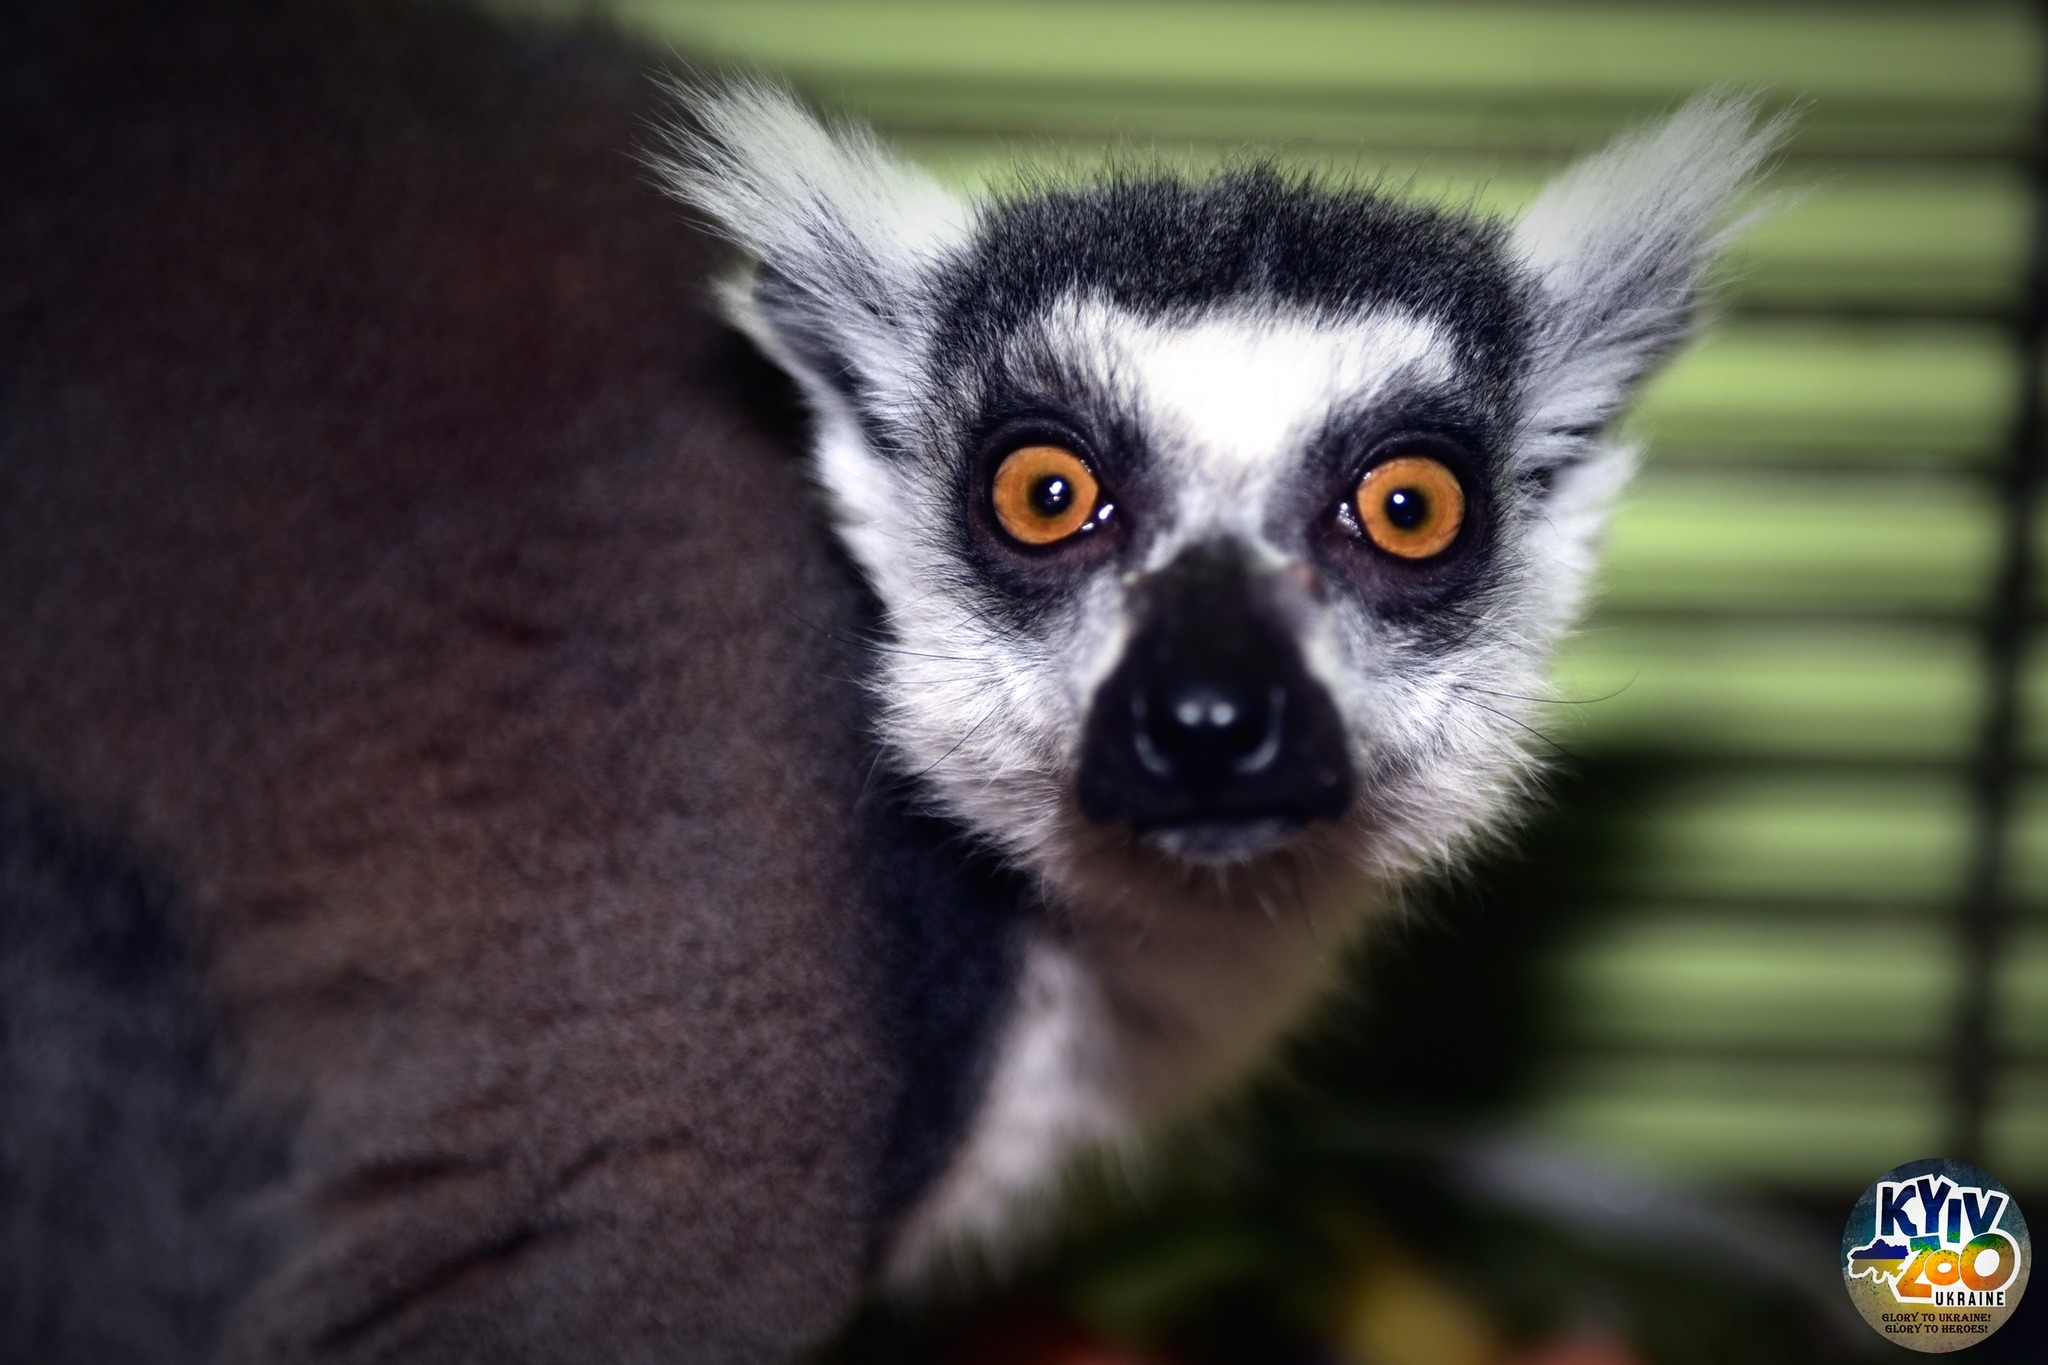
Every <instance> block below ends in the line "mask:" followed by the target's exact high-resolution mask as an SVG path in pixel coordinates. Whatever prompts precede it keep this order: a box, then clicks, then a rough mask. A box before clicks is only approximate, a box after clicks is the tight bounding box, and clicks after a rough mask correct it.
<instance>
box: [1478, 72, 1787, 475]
mask: <svg viewBox="0 0 2048 1365" xmlns="http://www.w3.org/2000/svg"><path fill="white" fill-rule="evenodd" d="M1787 127H1788V120H1787V119H1786V118H1785V117H1783V116H1780V117H1778V118H1774V119H1772V120H1770V121H1768V122H1766V123H1764V124H1763V125H1762V126H1761V127H1758V126H1757V102H1756V100H1755V99H1754V98H1753V97H1734V96H1728V95H1721V94H1708V95H1702V96H1699V97H1697V98H1695V99H1693V100H1692V101H1691V102H1689V103H1688V104H1686V105H1685V106H1684V107H1683V108H1681V109H1680V110H1679V111H1678V112H1677V113H1676V114H1674V115H1672V116H1671V117H1670V118H1669V119H1667V120H1666V121H1665V122H1663V123H1661V124H1656V125H1653V126H1651V127H1648V128H1643V129H1639V130H1637V131H1634V132H1631V133H1627V134H1624V135H1623V136H1621V137H1619V138H1617V139H1615V141H1614V142H1613V143H1612V144H1610V145H1609V146H1608V147H1607V148H1606V149H1605V150H1604V151H1601V152H1599V153H1597V154H1595V155H1593V156H1591V157H1588V158H1587V159H1585V160H1584V161H1581V162H1579V163H1578V164H1577V165H1575V166H1573V167H1571V168H1570V169H1569V170H1567V171H1565V172H1564V174H1562V175H1560V176H1559V177H1558V178H1557V179H1555V180H1553V181H1552V182H1551V183H1550V184H1549V185H1548V186H1546V187H1545V189H1544V190H1543V193H1542V194H1541V195H1540V196H1539V197H1538V198H1537V200H1536V202H1535V204H1534V205H1532V206H1531V207H1530V209H1529V210H1528V212H1527V213H1525V214H1523V216H1522V218H1521V220H1520V222H1518V223H1517V224H1516V226H1515V232H1514V241H1515V245H1516V247H1517V248H1518V250H1519V252H1520V255H1521V257H1522V260H1523V262H1524V264H1525V265H1526V266H1527V267H1528V268H1529V269H1530V270H1531V271H1532V272H1533V273H1534V275H1535V279H1536V287H1537V297H1536V300H1535V319H1534V321H1535V335H1534V339H1533V353H1532V358H1531V365H1530V370H1529V380H1528V389H1527V396H1528V417H1527V427H1526V432H1527V435H1526V437H1525V439H1524V442H1523V445H1522V458H1523V459H1525V460H1527V461H1528V462H1529V463H1530V465H1531V466H1532V467H1543V466H1555V465H1558V464H1564V463H1569V462H1570V461H1571V460H1572V459H1574V458H1575V457H1577V456H1578V455H1580V454H1583V453H1584V450H1585V448H1586V445H1587V442H1588V441H1589V439H1590V438H1592V437H1593V436H1595V435H1597V434H1598V433H1599V432H1600V431H1601V430H1603V429H1604V428H1605V427H1606V425H1607V424H1608V422H1609V420H1610V419H1611V418H1613V416H1614V415H1615V414H1616V413H1617V412H1618V411H1619V410H1620V409H1621V407H1622V406H1623V404H1624V403H1626V402H1627V400H1628V398H1629V395H1630V394H1631V393H1632V392H1633V390H1634V389H1635V387H1636V385H1637V384H1638V383H1639V382H1640V381H1641V380H1642V379H1643V378H1644V376H1646V375H1648V374H1649V373H1650V372H1651V371H1653V370H1655V369H1656V368H1657V367H1658V366H1659V365H1660V364H1662V363H1663V362H1664V360H1666V359H1667V358H1668V357H1669V356H1670V355H1671V353H1672V352H1673V351H1675V350H1677V349H1678V347H1679V346H1680V345H1681V344H1683V342H1684V341H1685V340H1686V338H1687V336H1688V334H1689V333H1690V331H1691V329H1692V324H1693V320H1694V316H1695V313H1696V311H1697V308H1698V303H1699V293H1700V287H1701V284H1702V281H1703V279H1704V277H1705V275H1706V273H1707V271H1708V268H1709V267H1710V266H1711V265H1712V264H1713V261H1714V257H1715V256H1716V255H1717V254H1718V253H1719V252H1720V250H1721V248H1722V247H1724V246H1726V245H1727V243H1728V242H1729V241H1730V240H1731V239H1732V238H1733V237H1734V236H1735V235H1736V233H1737V232H1738V231H1739V230H1740V229H1741V228H1742V227H1743V226H1745V225H1746V223H1747V219H1743V218H1738V219H1737V220H1736V221H1734V222H1732V223H1731V222H1729V221H1728V220H1727V211H1728V206H1729V202H1730V200H1731V199H1732V198H1734V197H1735V196H1736V195H1737V194H1738V193H1739V192H1741V191H1742V190H1743V189H1744V188H1745V187H1746V186H1748V185H1749V183H1750V182H1751V180H1752V179H1753V178H1754V177H1755V175H1756V173H1757V170H1758V168H1759V167H1760V166H1761V165H1762V164H1763V162H1764V160H1765V158H1767V157H1768V156H1769V155H1770V154H1771V152H1772V151H1773V150H1774V149H1775V148H1776V147H1777V146H1778V144H1779V143H1780V142H1781V141H1782V140H1783V138H1784V135H1785V132H1786V130H1787Z"/></svg>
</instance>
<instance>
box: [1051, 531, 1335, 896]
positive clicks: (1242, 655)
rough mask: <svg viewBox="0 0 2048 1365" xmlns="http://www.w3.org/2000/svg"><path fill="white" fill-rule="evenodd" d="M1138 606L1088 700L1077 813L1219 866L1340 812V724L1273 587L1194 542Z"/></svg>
mask: <svg viewBox="0 0 2048 1365" xmlns="http://www.w3.org/2000/svg"><path fill="white" fill-rule="evenodd" d="M1136 606H1137V613H1138V624H1137V630H1136V632H1135V633H1134V634H1133V636H1132V639H1131V643H1130V645H1129V647H1128V648H1127V650H1126V651H1125V654H1124V658H1123V661H1122V662H1121V663H1120V664H1119V665H1118V666H1117V667H1116V669H1115V670H1114V671H1113V672H1112V673H1111V674H1110V675H1109V677H1108V678H1107V679H1106V680H1105V681H1104V682H1103V684H1102V686H1101V688H1100V689H1099V690H1098V691H1097V692H1096V694H1095V697H1094V700H1093V702H1092V703H1091V704H1090V707H1089V714H1088V728H1087V732H1086V734H1085V736H1084V737H1083V741H1082V753H1081V775H1080V791H1079V795H1080V801H1081V810H1082V812H1083V813H1084V814H1085V815H1087V816H1088V818H1089V819H1091V820H1095V821H1097V822H1100V823H1102V824H1124V825H1131V826H1133V827H1135V828H1136V829H1138V830H1139V831H1140V832H1141V833H1144V834H1147V835H1151V836H1154V837H1155V838H1156V839H1157V840H1158V841H1159V842H1162V843H1164V844H1166V845H1167V846H1169V847H1171V848H1173V849H1175V850H1176V851H1178V852H1182V853H1186V854H1189V855H1190V856H1195V857H1201V858H1206V859H1220V860H1231V859H1235V858H1239V857H1245V856H1250V855H1251V854H1252V853H1256V852H1258V851H1261V850H1263V849H1264V848H1267V847H1270V846H1271V845H1273V844H1274V843H1277V842H1279V841H1280V840H1281V839H1284V838H1285V837H1286V836H1287V835H1289V834H1292V833H1293V832H1294V831H1296V830H1298V829H1300V828H1301V827H1302V826H1303V825H1305V824H1307V823H1308V822H1309V821H1311V820H1317V819H1326V818H1334V817H1336V816H1338V815H1341V814H1343V813H1344V811H1345V810H1346V809H1347V808H1348V807H1349V806H1350V804H1351V788H1352V775H1351V763H1350V760H1349V758H1348V757H1347V756H1346V752H1345V745H1344V731H1343V727H1342V725H1341V724H1340V723H1339V721H1338V717H1337V710H1336V706H1335V705H1334V704H1333V703H1332V702H1331V700H1330V697H1329V694H1328V693H1327V692H1326V691H1325V690H1324V689H1323V687H1322V685H1321V684H1319V683H1317V682H1316V681H1315V679H1313V678H1312V677H1310V676H1309V674H1308V670H1307V668H1306V667H1305V666H1304V664H1303V663H1302V658H1301V651H1300V648H1299V647H1298V646H1297V645H1296V644H1295V639H1294V631H1293V628H1292V626H1291V625H1290V624H1289V622H1288V620H1287V619H1286V618H1287V613H1286V612H1285V611H1283V610H1282V605H1281V602H1280V600H1279V596H1278V592H1277V590H1276V589H1275V588H1274V587H1273V586H1272V585H1270V584H1266V583H1262V582H1260V581H1258V580H1257V579H1255V577H1254V576H1253V574H1252V573H1251V572H1249V571H1248V570H1247V569H1246V568H1245V566H1244V564H1243V562H1242V560H1241V558H1240V557H1239V556H1238V555H1236V554H1235V553H1233V552H1231V551H1229V550H1228V549H1226V548H1223V547H1203V548H1200V549H1197V550H1192V551H1189V552H1188V553H1187V554H1185V555H1183V556H1182V557H1181V558H1180V559H1178V560H1176V561H1175V562H1174V563H1173V564H1172V565H1170V566H1168V567H1167V568H1166V569H1164V570H1161V571H1160V572H1159V573H1158V574H1155V575H1154V576H1153V577H1152V578H1151V579H1150V580H1149V581H1148V582H1147V583H1146V584H1145V586H1144V588H1143V589H1142V592H1141V596H1140V598H1139V600H1138V602H1137V604H1136Z"/></svg>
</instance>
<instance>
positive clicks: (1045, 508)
mask: <svg viewBox="0 0 2048 1365" xmlns="http://www.w3.org/2000/svg"><path fill="white" fill-rule="evenodd" d="M1101 493H1102V487H1101V485H1100V484H1098V483H1096V482H1095V476H1094V475H1093V474H1091V473H1089V472H1088V466H1087V465H1085V464H1083V463H1081V457H1080V456H1079V455H1076V454H1075V453H1074V452H1073V451H1071V450H1068V449H1067V448H1066V447H1065V446H1025V447H1023V448H1022V449H1019V450H1013V451H1011V452H1010V453H1009V454H1008V455H1006V456H1004V457H1003V462H1002V464H1000V465H998V466H997V467H996V486H995V507H996V520H997V521H1000V522H1001V523H1002V524H1003V529H1004V530H1005V531H1008V532H1009V533H1010V535H1011V536H1012V537H1014V538H1015V539H1017V540H1020V541H1022V542H1023V543H1024V544H1026V545H1051V544H1053V543H1055V542H1057V541H1062V540H1065V539H1066V538H1067V537H1068V536H1071V535H1073V534H1074V533H1075V532H1076V531H1078V530H1080V529H1081V528H1082V527H1083V526H1086V525H1087V524H1088V522H1089V519H1090V518H1092V517H1093V516H1094V515H1095V507H1096V502H1097V501H1098V499H1099V498H1100V496H1101Z"/></svg>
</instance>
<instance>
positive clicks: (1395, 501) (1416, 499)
mask: <svg viewBox="0 0 2048 1365" xmlns="http://www.w3.org/2000/svg"><path fill="white" fill-rule="evenodd" d="M1428 519H1429V495H1428V494H1427V493H1424V492H1423V491H1422V490H1420V489H1417V488H1396V489H1395V490H1394V491H1393V492H1391V493H1389V494H1387V520H1388V521H1391V522H1393V523H1394V525H1396V526H1398V527H1400V528H1401V529H1402V530H1404V531H1412V530H1414V529H1415V528H1416V527H1418V526H1420V525H1422V523H1423V522H1425V521H1427V520H1428Z"/></svg>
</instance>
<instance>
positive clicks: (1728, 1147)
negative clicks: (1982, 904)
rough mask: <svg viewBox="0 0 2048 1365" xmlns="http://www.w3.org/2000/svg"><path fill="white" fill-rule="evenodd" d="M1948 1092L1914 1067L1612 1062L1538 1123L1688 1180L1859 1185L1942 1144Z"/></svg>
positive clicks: (1564, 1093) (1830, 1062)
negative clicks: (1708, 1178)
mask: <svg viewBox="0 0 2048 1365" xmlns="http://www.w3.org/2000/svg"><path fill="white" fill-rule="evenodd" d="M1945 1093H1946V1092H1945V1090H1944V1088H1943V1087H1942V1085H1941V1084H1940V1078H1939V1076H1938V1075H1937V1073H1936V1071H1935V1068H1933V1067H1932V1066H1927V1065H1915V1064H1912V1063H1903V1062H1893V1063H1877V1062H1870V1063H1848V1062H1844V1061H1842V1060H1840V1059H1836V1058H1825V1059H1814V1060H1810V1061H1783V1062H1773V1063H1762V1062H1758V1061H1756V1060H1753V1059H1727V1060H1721V1059H1713V1058H1695V1057H1686V1056H1671V1055H1665V1054H1650V1055H1645V1056H1627V1057H1605V1056H1603V1057H1595V1058H1585V1059H1582V1060H1580V1061H1578V1062H1576V1063H1573V1064H1572V1065H1571V1066H1570V1067H1568V1068H1567V1069H1565V1070H1564V1071H1563V1072H1561V1073H1560V1074H1559V1075H1558V1076H1556V1077H1555V1078H1554V1080H1553V1083H1552V1086H1551V1088H1550V1090H1549V1093H1548V1094H1547V1095H1546V1096H1545V1097H1544V1098H1542V1099H1540V1100H1538V1101H1537V1102H1536V1104H1535V1106H1534V1107H1533V1110H1532V1112H1531V1113H1530V1115H1529V1117H1528V1119H1527V1123H1528V1125H1529V1126H1530V1127H1532V1128H1533V1129H1535V1130H1536V1131H1538V1132H1540V1133H1544V1134H1549V1135H1555V1136H1561V1137H1567V1138H1572V1139H1576V1140H1578V1141H1582V1142H1588V1143H1592V1144H1596V1145H1599V1146H1605V1147H1613V1148H1618V1149H1621V1150H1623V1151H1626V1152H1628V1153H1629V1154H1631V1155H1632V1156H1634V1157H1636V1158H1638V1159H1644V1160H1648V1161H1650V1162H1652V1163H1654V1164H1655V1165H1657V1166H1659V1167H1663V1168H1665V1169H1667V1170H1670V1171H1674V1172H1678V1173H1681V1174H1686V1175H1704V1176H1717V1177H1738V1178H1748V1179H1766V1180H1774V1181H1782V1182H1799V1183H1808V1182H1821V1181H1825V1182H1830V1183H1843V1184H1847V1185H1848V1186H1849V1187H1851V1188H1854V1187H1856V1186H1859V1185H1861V1184H1863V1183H1864V1182H1867V1181H1868V1180H1870V1179H1871V1178H1872V1177H1874V1176H1876V1175H1878V1174H1880V1173H1881V1172H1883V1171H1885V1170H1887V1169H1889V1168H1890V1167H1892V1166H1895V1165H1897V1164H1899V1163H1900V1162H1902V1161H1907V1160H1910V1159H1912V1158H1913V1157H1916V1156H1925V1155H1926V1154H1927V1153H1929V1152H1932V1151H1936V1150H1938V1149H1939V1144H1940V1141H1941V1139H1942V1138H1943V1136H1944V1125H1943V1120H1942V1100H1943V1098H1944V1096H1945ZM2007 1178H2008V1179H2010V1178H2012V1177H2010V1176H2008V1177H2007Z"/></svg>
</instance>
